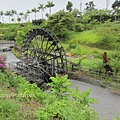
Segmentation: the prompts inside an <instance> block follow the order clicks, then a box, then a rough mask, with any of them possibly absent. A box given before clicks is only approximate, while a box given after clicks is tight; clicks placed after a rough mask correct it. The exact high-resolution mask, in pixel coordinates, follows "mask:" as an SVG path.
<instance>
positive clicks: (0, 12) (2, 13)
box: [0, 11, 4, 23]
mask: <svg viewBox="0 0 120 120" xmlns="http://www.w3.org/2000/svg"><path fill="white" fill-rule="evenodd" d="M3 15H4V12H3V11H0V17H1V18H2V22H3V23H4V17H3Z"/></svg>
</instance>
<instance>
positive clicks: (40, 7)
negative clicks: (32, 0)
mask: <svg viewBox="0 0 120 120" xmlns="http://www.w3.org/2000/svg"><path fill="white" fill-rule="evenodd" d="M38 9H39V10H40V11H41V18H42V19H43V11H44V10H45V6H44V4H40V3H39V6H38Z"/></svg>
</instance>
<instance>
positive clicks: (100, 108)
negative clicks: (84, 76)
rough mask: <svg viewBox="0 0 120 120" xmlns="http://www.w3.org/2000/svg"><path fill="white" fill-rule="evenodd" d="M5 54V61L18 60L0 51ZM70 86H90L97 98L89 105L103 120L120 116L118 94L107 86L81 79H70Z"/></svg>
mask: <svg viewBox="0 0 120 120" xmlns="http://www.w3.org/2000/svg"><path fill="white" fill-rule="evenodd" d="M1 54H2V55H3V54H4V55H6V56H7V63H10V62H15V61H19V59H17V58H16V57H15V56H14V54H13V53H12V52H10V51H9V52H2V51H1V52H0V55H1ZM71 84H72V88H73V89H75V88H76V86H78V88H79V90H80V91H81V92H82V91H85V90H86V89H87V88H90V90H91V92H90V97H92V98H95V99H97V101H98V103H95V104H92V105H91V107H92V108H93V109H94V110H96V111H97V112H98V113H99V116H100V117H101V118H103V119H105V120H112V119H113V118H115V117H114V115H115V114H117V115H118V116H120V95H117V94H113V93H111V92H110V90H109V89H107V88H101V87H99V86H94V85H91V84H88V83H84V82H81V81H76V80H71Z"/></svg>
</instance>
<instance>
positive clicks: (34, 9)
mask: <svg viewBox="0 0 120 120" xmlns="http://www.w3.org/2000/svg"><path fill="white" fill-rule="evenodd" d="M31 12H34V13H35V20H36V13H37V12H39V10H38V9H36V8H35V7H34V8H33V9H32V10H31Z"/></svg>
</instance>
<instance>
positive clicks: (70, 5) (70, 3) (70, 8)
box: [66, 1, 73, 12]
mask: <svg viewBox="0 0 120 120" xmlns="http://www.w3.org/2000/svg"><path fill="white" fill-rule="evenodd" d="M72 7H73V3H72V2H70V1H68V3H67V5H66V10H67V11H69V12H71V11H72Z"/></svg>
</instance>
